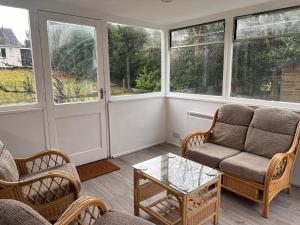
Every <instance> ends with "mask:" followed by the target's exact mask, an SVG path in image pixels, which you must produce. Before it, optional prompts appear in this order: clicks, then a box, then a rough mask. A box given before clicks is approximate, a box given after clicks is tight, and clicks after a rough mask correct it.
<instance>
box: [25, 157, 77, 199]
mask: <svg viewBox="0 0 300 225" xmlns="http://www.w3.org/2000/svg"><path fill="white" fill-rule="evenodd" d="M49 171H62V172H66V173H68V174H69V175H72V176H73V177H74V178H75V179H76V181H77V184H78V187H79V188H80V186H81V183H80V179H79V176H78V173H77V170H76V168H75V166H74V164H73V163H67V164H63V165H61V166H57V167H53V168H49V169H45V170H41V171H39V172H36V173H30V174H26V175H23V176H20V181H24V180H27V179H31V178H33V177H35V176H36V175H38V174H41V173H43V172H49ZM56 180H57V182H58V183H60V178H57V179H56ZM50 182H51V180H50V179H49V180H47V181H45V185H42V186H41V188H40V187H39V186H40V183H39V182H37V183H34V184H33V185H32V187H33V188H31V189H30V187H29V186H26V187H24V188H23V193H28V197H29V198H30V199H31V200H32V201H33V202H34V203H35V204H36V203H38V204H44V203H45V202H48V201H52V200H53V199H57V198H60V197H63V196H64V194H65V192H68V191H70V190H69V183H67V182H62V183H61V185H56V184H52V185H51V184H50ZM49 186H51V188H50V189H49V188H47V187H49ZM34 190H40V191H39V192H37V191H34Z"/></svg>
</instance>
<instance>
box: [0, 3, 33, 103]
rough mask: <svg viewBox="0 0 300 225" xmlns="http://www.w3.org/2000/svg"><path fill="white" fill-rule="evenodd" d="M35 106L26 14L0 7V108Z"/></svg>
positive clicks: (18, 10) (19, 10) (21, 11)
mask: <svg viewBox="0 0 300 225" xmlns="http://www.w3.org/2000/svg"><path fill="white" fill-rule="evenodd" d="M36 102H37V97H36V87H35V79H34V72H33V68H32V56H31V37H30V26H29V16H28V11H27V10H25V9H19V8H12V7H6V6H0V106H11V105H25V104H33V103H36Z"/></svg>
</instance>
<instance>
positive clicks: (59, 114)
mask: <svg viewBox="0 0 300 225" xmlns="http://www.w3.org/2000/svg"><path fill="white" fill-rule="evenodd" d="M47 20H53V21H58V22H63V23H70V24H78V25H86V26H92V27H95V32H96V55H97V61H98V67H97V75H98V79H97V80H98V82H97V88H98V93H99V101H96V102H85V103H66V104H61V105H55V104H54V100H53V91H52V76H51V70H50V66H51V65H50V54H49V47H48V32H47ZM104 26H105V23H104V22H103V21H101V20H97V19H90V18H85V17H79V16H73V15H66V14H61V13H54V12H47V11H39V31H40V32H39V33H40V43H41V49H42V59H43V60H42V61H43V63H42V64H43V71H44V72H43V74H44V76H43V77H44V87H45V96H46V104H45V110H47V121H46V122H47V127H48V134H49V144H50V147H51V148H59V143H58V139H57V137H58V136H57V127H56V119H60V118H65V117H70V116H83V115H91V114H96V113H97V112H99V113H100V117H101V118H100V124H99V126H100V128H101V136H100V137H99V138H100V143H101V147H102V149H103V150H104V151H106V154H105V158H107V157H108V156H109V149H108V132H109V131H108V121H107V119H108V116H107V105H106V95H105V86H106V85H105V77H104V75H105V72H104V71H105V66H106V65H105V60H104V51H105V45H104V40H103V37H104V35H103V34H102V32H103V27H104ZM100 89H103V91H104V95H103V99H101V98H100ZM101 158H103V157H101ZM101 158H98V157H97V156H95V157H93V158H91V159H90V161H92V160H98V159H101ZM77 164H82V163H81V160H79V161H78V163H77Z"/></svg>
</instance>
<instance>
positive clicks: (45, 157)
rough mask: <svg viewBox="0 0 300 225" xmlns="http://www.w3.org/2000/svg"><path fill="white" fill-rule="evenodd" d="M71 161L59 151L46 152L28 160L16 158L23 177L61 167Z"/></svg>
mask: <svg viewBox="0 0 300 225" xmlns="http://www.w3.org/2000/svg"><path fill="white" fill-rule="evenodd" d="M70 161H71V160H70V158H69V156H68V155H66V154H65V153H64V152H63V151H61V150H57V149H50V150H45V151H42V152H39V153H37V154H34V155H32V156H30V157H27V158H15V162H16V164H17V167H18V170H19V173H20V174H22V175H24V174H27V173H34V172H39V171H41V170H44V169H48V168H53V167H56V166H60V165H63V164H66V163H69V162H70Z"/></svg>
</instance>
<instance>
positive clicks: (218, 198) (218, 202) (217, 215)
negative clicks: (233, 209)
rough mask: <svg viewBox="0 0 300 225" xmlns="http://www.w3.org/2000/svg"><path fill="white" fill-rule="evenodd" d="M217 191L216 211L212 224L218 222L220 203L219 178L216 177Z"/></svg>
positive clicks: (215, 224)
mask: <svg viewBox="0 0 300 225" xmlns="http://www.w3.org/2000/svg"><path fill="white" fill-rule="evenodd" d="M217 185H218V192H217V209H216V210H217V212H216V215H215V216H214V225H217V224H219V220H220V204H221V178H219V179H218V183H217Z"/></svg>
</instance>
